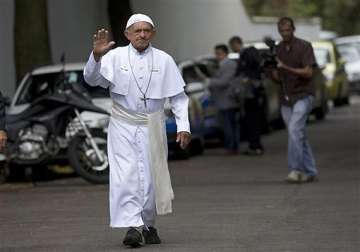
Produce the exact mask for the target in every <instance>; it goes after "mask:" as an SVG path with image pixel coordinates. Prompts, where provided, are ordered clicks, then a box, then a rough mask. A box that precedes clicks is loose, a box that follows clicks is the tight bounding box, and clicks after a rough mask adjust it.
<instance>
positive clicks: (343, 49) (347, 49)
mask: <svg viewBox="0 0 360 252" xmlns="http://www.w3.org/2000/svg"><path fill="white" fill-rule="evenodd" d="M338 51H339V53H340V55H341V57H342V58H344V60H346V62H354V61H358V60H360V54H359V52H358V51H357V50H356V48H355V47H351V46H339V47H338Z"/></svg>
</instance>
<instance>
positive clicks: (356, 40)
mask: <svg viewBox="0 0 360 252" xmlns="http://www.w3.org/2000/svg"><path fill="white" fill-rule="evenodd" d="M335 44H336V47H337V49H338V51H339V53H340V55H341V57H343V58H344V60H345V61H346V64H345V71H346V74H347V78H348V81H349V85H350V89H351V91H355V92H357V93H360V36H348V37H339V38H337V39H335Z"/></svg>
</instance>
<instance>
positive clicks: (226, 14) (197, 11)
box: [132, 0, 320, 59]
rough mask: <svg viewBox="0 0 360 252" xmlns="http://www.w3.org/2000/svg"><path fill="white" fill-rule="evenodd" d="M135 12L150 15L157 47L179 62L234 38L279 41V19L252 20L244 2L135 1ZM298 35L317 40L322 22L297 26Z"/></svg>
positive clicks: (217, 0) (303, 23) (304, 23)
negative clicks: (154, 24)
mask: <svg viewBox="0 0 360 252" xmlns="http://www.w3.org/2000/svg"><path fill="white" fill-rule="evenodd" d="M132 3H133V8H134V11H135V12H143V13H145V14H149V15H150V16H151V17H152V18H153V21H154V22H155V23H156V26H157V28H158V33H157V37H156V39H155V43H154V44H155V46H158V47H160V48H162V49H164V50H166V51H168V52H169V53H170V54H172V55H173V56H174V57H176V58H177V59H186V58H191V57H193V56H197V55H202V54H208V53H212V48H213V46H214V45H215V44H217V43H227V41H228V39H229V38H230V37H231V36H233V35H240V36H241V37H243V39H244V40H245V41H254V40H262V39H263V37H264V36H265V35H269V36H272V37H274V38H278V37H279V36H278V33H277V27H276V21H277V19H257V20H255V21H254V20H252V19H250V18H249V17H248V16H247V14H246V12H245V10H244V6H243V4H242V2H241V0H221V1H220V0H171V1H169V0H152V1H143V0H132ZM296 25H297V35H298V36H300V37H302V38H305V39H317V36H318V33H319V31H320V22H319V21H318V20H310V22H309V21H306V22H303V21H301V22H300V23H299V22H297V23H296Z"/></svg>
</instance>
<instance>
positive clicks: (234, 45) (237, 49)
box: [230, 42, 242, 52]
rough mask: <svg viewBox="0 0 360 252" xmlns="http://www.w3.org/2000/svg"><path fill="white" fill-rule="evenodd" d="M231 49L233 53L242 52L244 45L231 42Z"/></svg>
mask: <svg viewBox="0 0 360 252" xmlns="http://www.w3.org/2000/svg"><path fill="white" fill-rule="evenodd" d="M230 48H231V50H232V51H233V52H240V51H241V48H242V44H241V43H239V42H231V43H230Z"/></svg>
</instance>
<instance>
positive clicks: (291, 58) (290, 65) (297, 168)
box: [272, 17, 318, 183]
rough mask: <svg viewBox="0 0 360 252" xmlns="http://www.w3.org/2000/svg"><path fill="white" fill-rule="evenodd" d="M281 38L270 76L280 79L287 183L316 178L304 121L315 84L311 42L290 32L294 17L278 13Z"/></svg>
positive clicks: (312, 98)
mask: <svg viewBox="0 0 360 252" xmlns="http://www.w3.org/2000/svg"><path fill="white" fill-rule="evenodd" d="M278 31H279V33H280V35H281V37H282V41H281V42H280V44H279V45H278V47H277V55H278V64H277V69H274V70H273V71H272V77H273V79H275V80H277V81H280V83H281V85H282V91H281V103H282V105H281V114H282V117H283V119H284V122H285V124H286V126H287V130H288V133H289V139H288V167H289V170H290V173H289V175H288V176H287V179H286V180H287V181H288V182H290V183H301V182H313V181H317V175H318V171H317V169H316V167H315V160H314V157H313V153H312V150H311V147H310V144H309V142H308V140H307V136H306V133H305V126H306V121H307V118H308V116H309V113H310V112H311V110H312V103H313V100H314V96H315V86H314V83H313V81H312V77H313V68H314V67H315V66H316V61H315V56H314V50H313V48H312V46H311V44H310V43H309V42H307V41H305V40H302V39H299V38H297V37H295V36H294V31H295V25H294V21H293V20H292V19H291V18H289V17H282V18H280V19H279V21H278Z"/></svg>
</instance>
